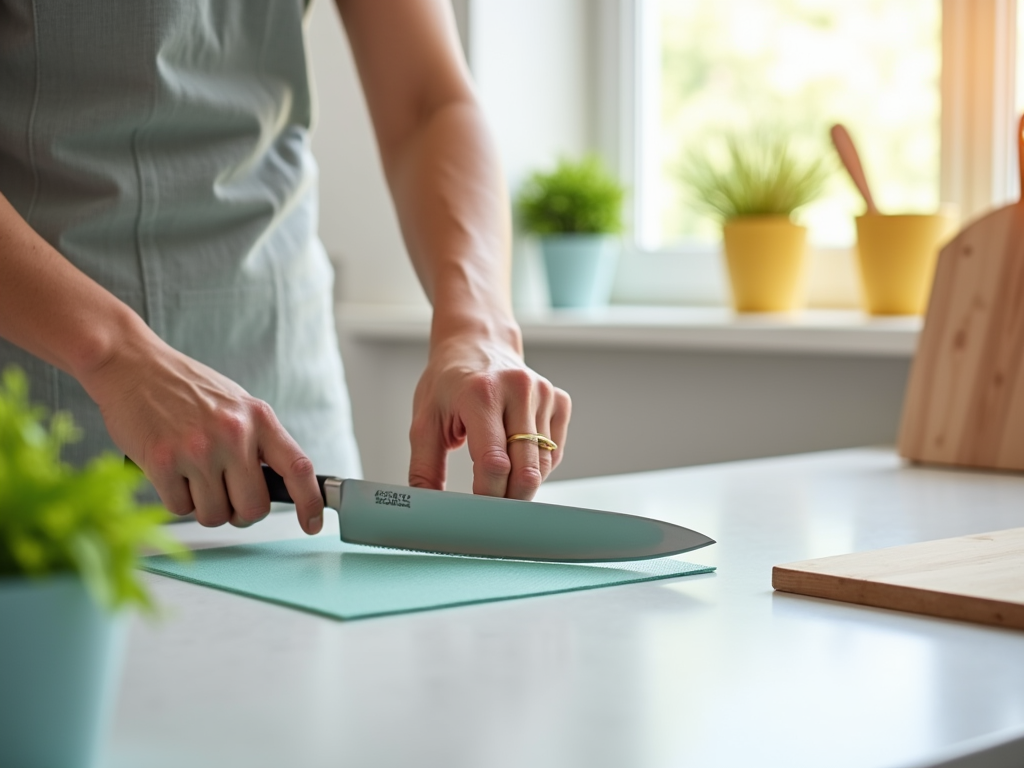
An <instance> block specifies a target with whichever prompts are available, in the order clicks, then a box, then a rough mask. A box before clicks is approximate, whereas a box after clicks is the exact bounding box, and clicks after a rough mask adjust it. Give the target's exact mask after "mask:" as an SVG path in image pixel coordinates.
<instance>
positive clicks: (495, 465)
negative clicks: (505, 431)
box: [474, 448, 512, 477]
mask: <svg viewBox="0 0 1024 768" xmlns="http://www.w3.org/2000/svg"><path fill="white" fill-rule="evenodd" d="M474 466H476V467H478V468H479V469H480V471H481V472H483V473H484V474H486V475H488V476H490V477H508V475H509V473H510V472H511V471H512V461H511V460H510V459H509V457H508V454H507V453H505V451H503V450H500V449H498V448H492V449H490V450H487V451H485V452H484V453H483V454H482V455H481V456H480V458H479V459H477V460H476V461H475V462H474Z"/></svg>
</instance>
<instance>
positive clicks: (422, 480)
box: [409, 467, 442, 488]
mask: <svg viewBox="0 0 1024 768" xmlns="http://www.w3.org/2000/svg"><path fill="white" fill-rule="evenodd" d="M441 484H442V483H441V478H440V477H438V474H437V472H431V471H430V470H429V469H427V468H426V467H410V468H409V485H410V486H412V487H413V488H441Z"/></svg>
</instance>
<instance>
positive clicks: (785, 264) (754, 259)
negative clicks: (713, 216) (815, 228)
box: [722, 216, 807, 312]
mask: <svg viewBox="0 0 1024 768" xmlns="http://www.w3.org/2000/svg"><path fill="white" fill-rule="evenodd" d="M722 234H723V239H724V240H725V262H726V265H727V266H728V268H729V284H730V285H731V286H732V301H733V306H734V307H735V308H736V311H737V312H790V311H792V310H794V309H799V308H800V306H801V305H802V304H803V299H804V276H805V272H806V264H807V259H806V250H807V228H806V227H801V226H800V225H799V224H794V223H793V222H792V221H790V220H789V217H788V216H744V217H741V218H737V219H730V220H729V221H727V222H725V226H724V227H722Z"/></svg>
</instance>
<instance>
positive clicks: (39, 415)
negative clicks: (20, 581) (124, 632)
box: [0, 368, 186, 609]
mask: <svg viewBox="0 0 1024 768" xmlns="http://www.w3.org/2000/svg"><path fill="white" fill-rule="evenodd" d="M46 417H47V413H46V410H45V409H44V408H41V407H39V406H33V405H31V404H30V403H29V399H28V382H27V380H26V378H25V374H24V373H23V372H22V371H21V370H19V369H17V368H8V369H7V370H6V371H4V373H3V377H2V379H0V576H5V575H18V574H24V575H28V576H45V575H49V574H54V573H60V572H75V573H77V574H78V575H79V576H80V577H81V579H82V581H83V582H84V584H85V586H86V588H87V589H88V591H89V593H90V594H91V595H92V596H93V598H94V599H95V600H96V601H97V602H99V603H100V604H101V605H103V606H105V607H107V608H110V609H115V608H119V607H122V606H126V605H132V604H134V605H139V606H141V607H143V608H152V601H151V599H150V597H149V594H148V592H147V591H146V589H145V587H144V585H143V584H142V582H141V581H140V579H139V577H138V572H137V571H136V565H137V563H138V558H139V555H140V554H141V551H142V550H143V549H146V548H148V549H151V550H154V551H157V552H163V553H167V554H173V555H178V556H184V555H185V554H186V550H185V549H184V547H182V546H181V545H180V544H178V543H177V542H176V541H174V540H173V539H172V538H171V537H170V536H168V535H167V534H166V533H165V531H164V529H163V527H162V524H163V523H164V522H166V521H167V520H168V519H169V517H170V516H169V515H168V513H167V512H166V511H165V510H164V509H163V508H162V507H158V506H140V505H139V504H138V503H137V502H136V500H135V491H136V489H137V488H138V486H139V484H140V483H141V481H142V475H141V473H139V471H138V470H136V469H132V468H129V467H126V466H125V465H124V461H123V460H122V459H121V457H119V456H115V455H112V454H108V455H105V456H102V457H100V458H97V459H94V460H93V461H92V462H91V463H90V464H89V465H88V466H87V467H85V468H84V469H81V470H78V469H74V468H73V467H71V466H69V465H67V464H65V463H64V462H62V461H61V460H60V452H61V447H62V446H63V445H65V444H66V443H69V442H72V441H74V440H77V439H78V438H79V431H78V430H77V429H76V427H75V425H74V422H73V421H72V419H71V416H70V414H66V413H56V414H53V416H51V417H50V418H49V423H48V425H44V421H45V420H46Z"/></svg>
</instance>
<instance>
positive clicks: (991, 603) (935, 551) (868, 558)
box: [772, 528, 1024, 629]
mask: <svg viewBox="0 0 1024 768" xmlns="http://www.w3.org/2000/svg"><path fill="white" fill-rule="evenodd" d="M772 586H773V587H774V588H775V589H777V590H779V591H780V592H793V593H795V594H799V595H808V596H810V597H824V598H828V599H831V600H841V601H843V602H847V603H858V604H860V605H871V606H875V607H878V608H892V609H895V610H899V611H909V612H911V613H923V614H926V615H929V616H940V617H943V618H949V619H962V620H964V621H973V622H976V623H980V624H993V625H996V626H1001V627H1014V628H1017V629H1024V528H1012V529H1010V530H1006V531H996V532H994V533H980V534H975V535H972V536H961V537H958V538H954V539H942V540H939V541H927V542H922V543H920V544H908V545H905V546H902V547H891V548H889V549H879V550H874V551H870V552H857V553H854V554H850V555H837V556H835V557H822V558H818V559H816V560H804V561H803V562H799V563H789V564H786V565H777V566H775V567H774V568H773V569H772Z"/></svg>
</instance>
